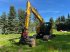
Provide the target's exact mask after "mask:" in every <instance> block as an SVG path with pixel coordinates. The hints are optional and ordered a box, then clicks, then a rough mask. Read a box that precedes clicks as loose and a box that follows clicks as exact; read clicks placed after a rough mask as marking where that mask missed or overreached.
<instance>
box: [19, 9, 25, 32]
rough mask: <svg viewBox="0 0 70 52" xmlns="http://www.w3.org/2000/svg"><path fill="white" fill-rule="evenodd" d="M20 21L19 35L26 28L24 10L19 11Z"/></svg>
mask: <svg viewBox="0 0 70 52" xmlns="http://www.w3.org/2000/svg"><path fill="white" fill-rule="evenodd" d="M18 17H19V18H18V19H19V25H18V26H19V27H18V31H19V33H20V32H21V30H22V28H24V23H25V11H24V10H22V9H19V10H18Z"/></svg>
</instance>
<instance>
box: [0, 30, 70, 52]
mask: <svg viewBox="0 0 70 52" xmlns="http://www.w3.org/2000/svg"><path fill="white" fill-rule="evenodd" d="M32 34H34V33H31V34H30V36H31V35H32ZM54 34H55V35H56V37H55V38H53V39H51V40H49V41H46V42H44V41H42V40H40V39H37V40H36V44H37V45H36V47H34V48H32V47H29V46H28V45H17V44H16V43H17V42H18V41H19V39H15V38H19V37H20V34H11V35H0V52H70V32H57V31H55V30H54Z"/></svg>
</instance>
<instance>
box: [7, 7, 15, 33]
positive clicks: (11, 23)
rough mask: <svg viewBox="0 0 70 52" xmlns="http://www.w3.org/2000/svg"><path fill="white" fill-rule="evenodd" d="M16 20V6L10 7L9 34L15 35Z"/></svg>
mask: <svg viewBox="0 0 70 52" xmlns="http://www.w3.org/2000/svg"><path fill="white" fill-rule="evenodd" d="M15 18H16V10H15V8H14V6H10V11H9V16H8V29H7V31H8V33H15V22H14V21H15Z"/></svg>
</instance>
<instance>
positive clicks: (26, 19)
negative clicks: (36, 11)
mask: <svg viewBox="0 0 70 52" xmlns="http://www.w3.org/2000/svg"><path fill="white" fill-rule="evenodd" d="M30 13H31V4H30V2H29V1H28V2H27V9H26V17H25V28H26V29H28V26H29V17H30Z"/></svg>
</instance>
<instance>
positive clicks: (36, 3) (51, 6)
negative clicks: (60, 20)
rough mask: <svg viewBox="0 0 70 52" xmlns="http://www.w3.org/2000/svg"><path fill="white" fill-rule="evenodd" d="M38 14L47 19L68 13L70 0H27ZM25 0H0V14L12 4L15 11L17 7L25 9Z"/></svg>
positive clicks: (6, 10)
mask: <svg viewBox="0 0 70 52" xmlns="http://www.w3.org/2000/svg"><path fill="white" fill-rule="evenodd" d="M29 1H30V2H31V5H32V6H33V7H35V8H36V9H37V10H38V12H39V13H40V15H41V16H42V17H43V18H44V19H45V21H48V20H49V18H50V17H53V19H56V18H57V17H58V16H61V15H64V16H67V14H68V13H70V0H29ZM26 2H27V0H0V15H2V12H6V13H8V12H9V7H10V6H11V5H13V6H14V7H15V9H16V11H17V10H18V9H19V8H22V9H23V10H25V9H26Z"/></svg>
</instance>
